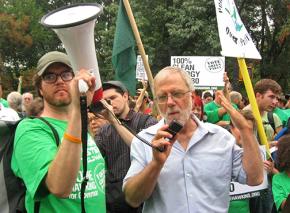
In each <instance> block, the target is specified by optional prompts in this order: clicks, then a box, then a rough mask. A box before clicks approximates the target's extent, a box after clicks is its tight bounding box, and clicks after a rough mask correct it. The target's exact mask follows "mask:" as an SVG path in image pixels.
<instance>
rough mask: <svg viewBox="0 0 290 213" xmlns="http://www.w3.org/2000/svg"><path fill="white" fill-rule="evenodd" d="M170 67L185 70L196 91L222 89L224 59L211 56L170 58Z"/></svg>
mask: <svg viewBox="0 0 290 213" xmlns="http://www.w3.org/2000/svg"><path fill="white" fill-rule="evenodd" d="M171 66H173V67H179V68H182V69H183V70H185V71H186V72H187V73H188V74H189V75H190V77H191V79H192V81H193V84H194V87H195V88H196V89H206V90H209V89H212V90H216V89H218V87H223V86H224V82H223V74H224V71H225V57H212V56H171Z"/></svg>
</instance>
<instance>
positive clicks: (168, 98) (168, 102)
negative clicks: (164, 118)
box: [167, 95, 175, 105]
mask: <svg viewBox="0 0 290 213" xmlns="http://www.w3.org/2000/svg"><path fill="white" fill-rule="evenodd" d="M173 104H175V101H174V100H173V98H172V96H171V95H168V97H167V105H173Z"/></svg>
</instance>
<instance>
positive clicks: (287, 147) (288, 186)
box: [272, 134, 290, 212]
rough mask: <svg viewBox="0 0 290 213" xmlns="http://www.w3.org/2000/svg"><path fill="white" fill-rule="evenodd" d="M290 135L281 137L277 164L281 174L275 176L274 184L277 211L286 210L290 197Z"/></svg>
mask: <svg viewBox="0 0 290 213" xmlns="http://www.w3.org/2000/svg"><path fill="white" fill-rule="evenodd" d="M289 153H290V134H286V135H285V136H283V137H281V138H280V139H279V142H278V151H277V162H278V168H279V170H280V173H278V174H275V175H274V177H273V182H272V190H273V196H274V202H275V204H276V208H277V211H279V212H281V211H282V210H283V209H284V208H285V203H286V199H287V197H288V196H289V195H290V154H289Z"/></svg>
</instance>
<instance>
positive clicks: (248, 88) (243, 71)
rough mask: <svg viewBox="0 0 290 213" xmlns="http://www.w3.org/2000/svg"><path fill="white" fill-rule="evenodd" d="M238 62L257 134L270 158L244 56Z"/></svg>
mask: <svg viewBox="0 0 290 213" xmlns="http://www.w3.org/2000/svg"><path fill="white" fill-rule="evenodd" d="M238 63H239V67H240V70H241V74H242V77H243V81H244V84H245V87H246V91H247V95H248V97H249V101H250V104H251V107H252V111H253V114H254V117H255V118H256V121H257V127H258V134H259V137H260V140H261V143H262V144H263V145H265V147H266V153H267V155H268V158H271V153H270V149H269V144H268V140H267V137H266V134H265V130H264V126H263V122H262V118H261V115H260V111H259V108H258V104H257V102H256V98H255V94H254V90H253V86H252V83H251V79H250V76H249V72H248V68H247V65H246V62H245V59H244V58H238Z"/></svg>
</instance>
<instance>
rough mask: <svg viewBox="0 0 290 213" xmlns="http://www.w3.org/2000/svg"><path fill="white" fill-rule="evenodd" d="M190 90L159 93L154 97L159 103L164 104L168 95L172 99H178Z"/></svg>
mask: <svg viewBox="0 0 290 213" xmlns="http://www.w3.org/2000/svg"><path fill="white" fill-rule="evenodd" d="M189 92H191V91H186V92H180V91H178V92H173V93H170V94H168V95H159V96H157V97H156V98H155V99H156V101H157V102H158V103H159V104H165V103H166V102H167V100H168V97H169V96H170V97H171V98H172V99H173V100H174V101H178V100H179V99H181V98H183V97H184V96H185V94H187V93H189Z"/></svg>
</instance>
